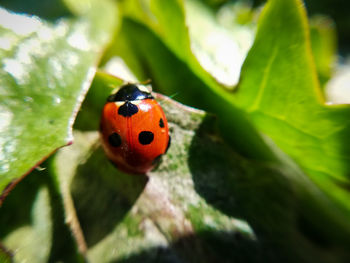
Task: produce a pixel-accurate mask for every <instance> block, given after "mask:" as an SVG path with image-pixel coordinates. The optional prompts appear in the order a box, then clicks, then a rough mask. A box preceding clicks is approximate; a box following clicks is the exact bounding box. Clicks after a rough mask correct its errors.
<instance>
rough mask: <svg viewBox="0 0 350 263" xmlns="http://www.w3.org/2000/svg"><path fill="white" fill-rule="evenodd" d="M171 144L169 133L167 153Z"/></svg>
mask: <svg viewBox="0 0 350 263" xmlns="http://www.w3.org/2000/svg"><path fill="white" fill-rule="evenodd" d="M170 144H171V137H170V135H169V140H168V145H167V147H166V150H165V153H167V151H168V150H169V147H170Z"/></svg>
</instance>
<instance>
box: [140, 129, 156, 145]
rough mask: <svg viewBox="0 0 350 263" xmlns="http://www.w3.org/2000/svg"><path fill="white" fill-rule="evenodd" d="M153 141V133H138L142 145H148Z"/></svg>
mask: <svg viewBox="0 0 350 263" xmlns="http://www.w3.org/2000/svg"><path fill="white" fill-rule="evenodd" d="M153 139H154V134H153V132H150V131H142V132H140V133H139V142H140V143H141V144H142V145H147V144H150V143H151V142H152V141H153Z"/></svg>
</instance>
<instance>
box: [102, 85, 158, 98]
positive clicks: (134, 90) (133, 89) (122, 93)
mask: <svg viewBox="0 0 350 263" xmlns="http://www.w3.org/2000/svg"><path fill="white" fill-rule="evenodd" d="M144 99H154V97H153V96H152V94H151V93H149V92H146V91H142V90H140V89H139V88H138V86H137V85H135V84H126V85H124V86H122V87H121V88H120V89H119V90H118V91H117V92H116V93H115V94H112V95H110V96H109V97H108V98H107V101H108V102H115V101H130V100H144Z"/></svg>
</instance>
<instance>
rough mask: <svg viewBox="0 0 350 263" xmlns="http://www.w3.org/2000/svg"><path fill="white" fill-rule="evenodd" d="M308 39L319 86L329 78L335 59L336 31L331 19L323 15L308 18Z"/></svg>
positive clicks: (322, 85)
mask: <svg viewBox="0 0 350 263" xmlns="http://www.w3.org/2000/svg"><path fill="white" fill-rule="evenodd" d="M310 39H311V48H312V53H313V57H314V59H315V63H316V69H317V73H318V76H319V80H320V83H321V87H324V84H325V83H326V82H327V81H328V80H329V79H330V77H331V75H332V73H333V72H332V71H333V67H334V65H335V61H336V46H337V43H336V33H335V25H334V23H333V21H332V20H331V19H330V18H328V17H325V16H314V17H312V18H311V20H310Z"/></svg>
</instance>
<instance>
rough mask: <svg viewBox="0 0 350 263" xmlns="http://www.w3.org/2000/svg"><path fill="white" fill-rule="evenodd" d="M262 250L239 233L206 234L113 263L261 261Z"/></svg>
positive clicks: (211, 232)
mask: <svg viewBox="0 0 350 263" xmlns="http://www.w3.org/2000/svg"><path fill="white" fill-rule="evenodd" d="M260 254H261V251H259V250H258V247H257V244H256V243H255V241H253V240H251V239H245V238H244V237H243V236H242V235H240V234H239V233H238V232H215V231H205V232H199V233H197V234H195V235H188V236H184V237H181V238H179V239H178V240H177V241H175V242H173V243H171V244H170V245H169V246H168V247H162V246H158V247H153V248H151V249H148V250H144V251H142V252H140V253H138V254H134V255H131V256H130V257H127V258H125V259H121V260H117V261H113V262H115V263H138V262H143V263H148V262H149V263H151V262H152V263H154V262H162V263H175V262H176V263H183V262H193V263H195V262H198V263H206V262H208V263H209V262H218V263H221V262H222V263H224V262H262V261H261V260H260V259H261V257H260Z"/></svg>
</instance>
